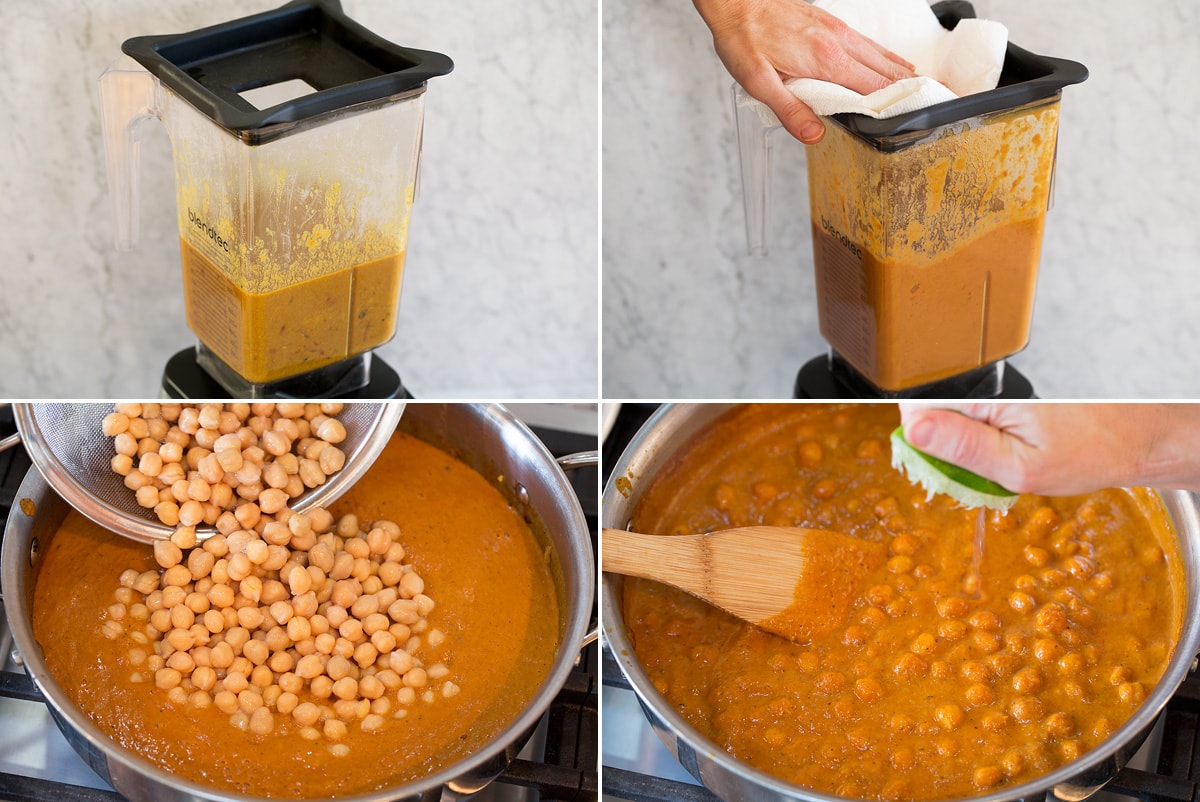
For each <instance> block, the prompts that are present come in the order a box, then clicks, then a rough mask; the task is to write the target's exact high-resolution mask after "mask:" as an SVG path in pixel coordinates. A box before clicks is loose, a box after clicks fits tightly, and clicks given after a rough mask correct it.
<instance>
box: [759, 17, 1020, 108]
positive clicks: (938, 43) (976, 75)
mask: <svg viewBox="0 0 1200 802" xmlns="http://www.w3.org/2000/svg"><path fill="white" fill-rule="evenodd" d="M813 5H814V6H817V7H818V8H821V9H824V10H825V11H828V12H829V13H831V14H833V15H834V16H835V17H838V18H839V19H841V20H842V21H843V22H845V23H846V24H847V25H849V26H850V27H851V28H853V29H855V30H856V31H858V32H859V33H861V34H863V35H864V36H866V37H868V38H869V39H872V40H874V41H875V42H878V43H879V44H880V45H882V46H883V47H886V48H887V49H888V50H891V51H892V52H893V53H896V54H897V55H899V56H901V57H902V58H905V59H907V60H908V61H910V62H912V64H913V66H914V67H915V71H916V73H917V75H918V77H916V78H906V79H905V80H903V81H897V82H896V83H894V84H892V85H891V86H888V87H885V88H883V89H880V90H879V91H877V92H872V93H871V94H869V95H861V94H859V93H858V92H854V91H852V90H850V89H846V88H845V87H843V86H839V85H838V84H835V83H831V82H829V81H818V80H816V79H813V78H797V79H793V80H790V81H786V82H785V85H786V86H787V87H788V89H790V90H791V92H792V94H794V95H795V96H796V97H798V98H799V99H800V100H802V101H804V102H805V103H806V104H807V105H808V106H809V107H810V108H812V110H813V111H814V112H816V113H817V114H819V115H821V116H828V115H830V114H839V113H842V112H852V113H856V114H865V115H867V116H868V117H874V118H876V119H881V120H882V119H887V118H888V117H895V116H896V115H899V114H907V113H908V112H910V111H916V110H917V109H923V108H925V107H926V106H932V105H934V104H935V103H942V102H943V101H946V100H953V99H954V98H956V97H962V96H964V95H970V94H974V93H976V92H985V91H987V90H989V89H995V88H996V84H997V82H998V81H999V80H1000V70H1001V69H1002V68H1003V66H1004V51H1005V49H1006V48H1007V46H1008V29H1007V28H1005V26H1004V25H1002V24H1000V23H998V22H989V21H987V20H979V19H964V20H960V21H959V23H958V25H957V26H955V28H954V30H952V31H948V30H946V29H945V28H943V27H942V25H941V23H939V22H938V20H937V17H936V16H934V13H933V10H932V9H930V7H929V6H928V5H927V4H926V2H925V0H816V1H815V2H814V3H813ZM754 102H755V103H757V101H754ZM758 105H759V106H760V107H761V108H760V109H759V111H760V113H762V115H763V118H764V122H768V124H775V123H777V122H778V120H777V119H776V117H775V115H774V114H773V113H772V112H771V110H770V109H768V108H767V107H766V106H763V105H762V104H758Z"/></svg>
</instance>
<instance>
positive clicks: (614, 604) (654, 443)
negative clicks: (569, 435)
mask: <svg viewBox="0 0 1200 802" xmlns="http://www.w3.org/2000/svg"><path fill="white" fill-rule="evenodd" d="M731 406H732V405H730V404H691V405H688V404H683V405H668V406H664V407H662V408H661V409H659V410H658V411H657V412H656V413H655V414H654V416H652V417H651V418H650V420H648V421H647V422H646V425H645V426H644V427H643V428H642V430H641V431H640V432H638V434H637V435H636V436H635V437H634V439H633V441H632V442H630V444H629V446H628V447H627V448H626V449H625V453H624V454H623V455H622V456H621V459H620V460H619V461H618V462H617V464H616V465H615V466H614V468H613V471H612V473H611V476H610V478H609V482H608V485H607V486H606V487H605V488H604V496H603V501H602V504H601V506H602V515H601V519H602V525H603V526H605V527H615V528H618V529H627V528H628V524H629V519H630V516H631V515H632V513H633V510H634V509H635V508H636V506H637V504H638V502H639V501H640V499H641V497H642V495H643V494H644V493H645V491H646V489H647V488H648V487H649V486H650V484H651V483H652V482H653V480H654V477H655V476H656V475H657V474H658V472H659V471H660V470H662V468H663V467H664V466H665V465H666V464H667V463H668V461H669V460H670V459H671V457H672V456H674V454H675V453H676V452H677V451H679V449H680V448H681V447H682V446H683V445H684V444H686V443H687V442H688V440H690V439H691V438H692V436H693V435H695V434H696V433H698V432H700V431H702V430H703V429H704V428H705V427H706V426H708V425H709V424H710V423H711V422H712V421H713V420H715V419H716V418H717V417H718V416H720V415H721V414H722V413H723V412H725V411H727V410H728V409H730V408H731ZM1160 495H1161V496H1162V499H1163V501H1164V503H1165V505H1166V508H1167V511H1168V513H1169V514H1170V516H1171V518H1172V520H1173V521H1174V523H1175V527H1176V529H1177V531H1178V532H1179V539H1180V552H1181V554H1182V557H1183V561H1184V569H1185V573H1186V579H1187V599H1188V611H1187V613H1186V617H1185V619H1184V625H1183V632H1182V634H1181V636H1180V641H1179V645H1178V647H1177V648H1176V650H1175V654H1174V656H1173V657H1172V658H1171V662H1170V664H1169V665H1168V666H1167V670H1166V673H1165V674H1164V675H1163V678H1162V680H1160V681H1159V683H1158V685H1157V686H1156V687H1155V688H1154V690H1153V691H1152V692H1151V693H1150V694H1149V695H1148V696H1147V698H1146V701H1145V702H1144V703H1143V704H1142V706H1141V707H1140V708H1139V709H1138V711H1137V713H1135V714H1134V716H1133V717H1132V718H1131V719H1130V720H1129V721H1127V722H1125V724H1124V725H1122V726H1121V727H1120V728H1119V729H1117V730H1116V731H1115V732H1114V733H1113V734H1112V735H1111V736H1109V738H1108V739H1107V740H1106V741H1104V742H1103V743H1102V744H1101V745H1100V746H1099V747H1097V748H1096V749H1093V750H1092V751H1091V752H1088V753H1087V754H1085V755H1083V756H1082V757H1081V758H1079V759H1078V760H1076V761H1074V762H1073V763H1070V764H1068V765H1066V766H1063V767H1061V768H1059V769H1057V770H1055V771H1053V772H1051V773H1049V774H1046V775H1043V776H1042V777H1039V778H1037V779H1036V780H1033V781H1030V782H1027V783H1023V784H1022V785H1019V786H1015V787H1010V788H1005V789H1003V790H1002V791H998V792H995V793H991V794H988V795H984V796H977V797H971V798H970V799H971V802H999V800H1007V799H1029V800H1033V799H1061V800H1068V801H1069V802H1078V800H1082V799H1085V798H1086V797H1088V796H1090V795H1091V794H1093V793H1095V792H1096V791H1098V790H1099V789H1100V788H1101V787H1102V786H1103V785H1104V784H1105V783H1106V782H1108V781H1109V780H1111V779H1112V778H1113V776H1115V775H1116V773H1117V772H1118V771H1119V770H1120V769H1121V768H1122V767H1123V766H1124V765H1125V764H1126V763H1127V762H1128V761H1129V759H1130V758H1131V757H1132V756H1133V754H1134V753H1135V752H1136V751H1137V750H1138V748H1139V747H1140V746H1141V744H1142V741H1143V740H1145V738H1146V736H1147V735H1148V734H1149V732H1150V730H1151V729H1152V728H1153V726H1154V723H1155V721H1156V720H1157V718H1158V714H1159V712H1160V711H1161V710H1162V708H1163V706H1164V705H1165V704H1166V703H1167V701H1168V700H1169V699H1170V697H1171V695H1172V694H1174V692H1175V690H1176V688H1178V687H1179V684H1180V683H1181V682H1182V681H1183V679H1184V677H1185V676H1186V675H1187V673H1188V671H1189V670H1191V667H1192V664H1193V662H1194V660H1195V659H1196V655H1197V652H1198V648H1200V615H1198V614H1197V605H1198V603H1200V601H1198V600H1200V497H1198V496H1197V495H1195V494H1193V493H1185V492H1182V491H1175V490H1168V491H1161V492H1160ZM601 548H603V544H601ZM622 583H623V580H622V578H621V577H619V576H616V575H613V574H604V576H603V579H602V586H601V592H600V596H601V620H602V621H603V622H604V632H603V634H604V639H605V641H606V642H607V645H608V648H609V649H610V650H611V651H612V653H613V655H614V657H615V658H616V660H617V663H618V664H619V665H620V667H621V671H622V673H624V675H625V677H626V679H627V680H628V681H629V684H630V685H631V686H632V687H633V690H634V692H635V693H636V695H637V698H638V701H639V702H640V703H641V706H642V710H643V711H644V712H645V714H646V717H647V719H648V720H649V722H650V725H651V726H652V727H653V729H654V731H655V733H656V734H657V735H658V737H659V738H660V739H661V740H662V742H663V743H664V744H665V745H666V747H667V749H669V750H670V751H671V753H672V754H673V755H675V757H676V758H677V759H678V760H679V762H680V764H682V765H683V767H684V768H685V769H687V770H688V772H689V773H691V774H692V776H694V777H695V778H696V779H697V780H699V781H700V782H701V783H703V784H704V785H705V786H706V787H707V788H709V789H710V790H711V791H713V792H714V793H715V794H717V795H718V796H720V797H721V798H722V799H725V800H730V801H731V802H732V801H733V800H753V801H754V802H768V801H770V802H774V801H775V800H807V801H808V802H838V800H839V799H840V798H839V797H835V796H831V795H828V794H823V793H819V792H816V791H812V790H809V789H807V788H801V787H799V786H796V785H792V784H790V783H787V782H784V781H782V780H779V779H777V778H775V777H772V776H770V775H768V774H766V773H764V772H762V771H759V770H758V769H755V768H753V767H751V766H748V765H746V764H744V763H742V762H740V761H738V760H737V759H735V758H734V757H732V756H731V755H730V754H729V753H727V752H726V751H725V750H724V749H722V748H721V747H719V746H718V745H717V744H715V743H713V742H712V741H711V740H709V739H708V738H707V737H705V736H704V735H702V734H701V733H700V732H699V731H698V730H696V729H695V728H694V727H692V726H691V724H689V723H688V722H687V721H686V720H685V719H684V718H683V717H682V716H681V715H680V714H679V713H678V712H677V711H676V710H675V708H674V707H673V706H672V705H671V704H670V703H669V702H668V701H667V700H666V699H665V698H663V696H662V695H661V694H659V693H658V691H657V690H656V689H655V687H654V685H653V683H652V682H651V681H650V679H649V677H648V676H647V675H646V673H645V671H644V670H643V669H642V667H641V664H639V663H638V661H637V657H636V655H635V654H634V651H633V646H632V644H631V643H630V640H629V637H628V633H627V631H626V628H625V624H624V616H623V610H622Z"/></svg>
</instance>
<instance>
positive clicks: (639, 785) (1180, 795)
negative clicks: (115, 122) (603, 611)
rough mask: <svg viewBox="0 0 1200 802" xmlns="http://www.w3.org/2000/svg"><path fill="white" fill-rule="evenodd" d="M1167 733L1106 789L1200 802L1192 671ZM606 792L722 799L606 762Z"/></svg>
mask: <svg viewBox="0 0 1200 802" xmlns="http://www.w3.org/2000/svg"><path fill="white" fill-rule="evenodd" d="M655 409H656V405H653V404H625V405H623V406H622V407H621V411H620V413H619V414H618V416H617V419H616V421H615V422H614V423H613V428H612V431H611V432H610V433H609V436H608V438H607V439H606V440H605V442H604V459H603V465H604V466H605V468H606V472H605V475H604V480H605V482H607V481H608V471H609V470H611V468H612V466H614V465H616V463H617V460H618V459H619V458H620V456H621V453H622V452H623V451H624V450H625V447H626V446H627V445H628V444H629V442H630V441H631V440H632V439H633V437H634V435H635V434H637V432H638V430H639V429H640V428H641V427H642V425H643V424H644V423H645V422H646V420H647V419H648V418H649V417H650V415H652V414H653V413H654V411H655ZM601 675H602V679H603V683H604V685H605V686H608V687H612V688H618V689H622V690H625V691H629V692H632V689H631V688H630V686H629V683H628V682H627V681H626V680H625V676H624V675H623V674H622V673H621V669H620V667H619V666H618V665H617V661H616V660H615V659H614V658H613V657H612V655H611V654H610V653H609V652H608V651H607V649H606V650H605V651H604V654H603V658H602V666H601ZM1161 718H1162V719H1163V721H1162V723H1163V737H1162V744H1161V746H1160V748H1159V752H1158V762H1157V766H1156V770H1155V771H1152V772H1151V771H1141V770H1139V769H1135V768H1129V767H1126V768H1124V769H1122V770H1121V771H1120V772H1119V773H1118V774H1117V776H1116V777H1115V778H1113V780H1112V781H1111V782H1109V783H1108V785H1106V786H1105V791H1107V792H1110V793H1114V794H1120V795H1123V796H1127V797H1133V798H1135V799H1140V800H1143V802H1200V676H1197V673H1196V672H1194V671H1193V672H1192V673H1190V674H1189V675H1188V677H1187V678H1186V679H1185V680H1184V682H1183V684H1182V685H1181V686H1180V687H1179V690H1178V691H1176V693H1175V695H1174V696H1173V697H1171V700H1170V701H1169V702H1168V703H1167V706H1166V708H1165V709H1164V711H1163V713H1162V717H1161ZM602 773H603V777H604V781H603V792H604V795H605V797H606V798H610V797H611V798H614V799H621V800H628V801H629V802H720V800H719V798H718V797H717V796H716V795H715V794H713V793H712V792H710V791H708V790H707V789H705V788H702V787H700V786H697V785H691V784H688V783H684V782H679V781H677V780H671V779H666V778H663V777H656V776H652V775H648V774H643V773H640V772H636V771H629V770H627V769H622V768H617V767H614V766H608V765H605V766H604V767H603V768H602Z"/></svg>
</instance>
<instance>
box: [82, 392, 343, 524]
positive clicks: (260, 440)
mask: <svg viewBox="0 0 1200 802" xmlns="http://www.w3.org/2000/svg"><path fill="white" fill-rule="evenodd" d="M342 408H343V405H342V404H340V403H323V404H301V403H257V404H245V403H243V404H199V405H196V404H117V405H116V407H115V408H114V411H113V412H112V413H110V414H109V415H107V416H105V418H104V420H103V423H102V430H103V432H104V434H105V436H107V437H112V438H113V448H114V449H115V451H116V454H114V455H113V457H112V462H111V465H112V469H113V470H114V471H115V472H116V473H118V474H120V475H122V476H124V477H125V486H126V487H128V488H129V489H130V490H132V491H134V493H135V494H136V497H137V502H138V504H140V505H141V506H143V507H145V508H147V509H153V510H154V512H155V514H156V515H157V516H158V519H159V520H160V521H162V522H163V523H164V524H166V525H167V526H176V525H183V526H202V525H209V526H212V525H214V524H216V523H217V522H218V519H220V518H222V517H223V516H225V514H226V513H229V514H231V515H233V514H238V513H237V510H238V509H240V508H242V507H247V509H245V510H243V511H242V512H241V513H240V514H241V515H242V517H241V518H238V519H237V521H238V522H239V523H241V524H243V526H244V527H245V528H249V527H250V526H252V525H253V524H252V521H253V518H254V516H255V511H254V508H253V507H250V506H248V505H247V502H253V503H254V504H256V505H257V508H258V510H260V511H261V512H263V513H267V514H274V513H277V512H279V511H280V510H281V509H283V508H284V506H286V505H287V503H288V501H290V500H291V499H295V498H297V497H299V496H300V495H301V494H303V493H304V492H305V491H306V490H310V489H312V488H315V487H318V486H319V485H322V484H324V483H325V480H326V479H327V478H328V477H329V475H330V474H333V473H337V472H338V471H340V470H341V469H342V466H344V465H345V464H346V454H345V452H343V451H342V450H341V449H340V448H338V447H337V444H338V443H341V442H342V441H343V440H345V439H346V427H345V426H344V425H343V424H342V422H341V421H339V420H338V419H337V417H336V416H337V415H338V414H339V413H340V412H341V411H342ZM247 520H250V521H251V523H249V524H247V523H246V521H247ZM232 525H233V524H232V523H230V522H229V520H228V518H227V519H226V526H227V527H231V526H232Z"/></svg>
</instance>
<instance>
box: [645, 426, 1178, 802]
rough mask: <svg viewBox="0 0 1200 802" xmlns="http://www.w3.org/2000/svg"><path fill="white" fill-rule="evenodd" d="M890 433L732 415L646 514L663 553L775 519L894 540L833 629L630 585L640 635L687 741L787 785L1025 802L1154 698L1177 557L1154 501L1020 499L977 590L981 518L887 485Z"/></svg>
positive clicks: (991, 540) (660, 490) (664, 483)
mask: <svg viewBox="0 0 1200 802" xmlns="http://www.w3.org/2000/svg"><path fill="white" fill-rule="evenodd" d="M897 423H898V414H897V411H896V409H895V408H894V407H892V406H884V405H851V406H828V405H813V404H804V405H788V406H760V407H743V408H739V409H736V410H734V411H732V412H730V413H727V414H726V415H725V416H723V417H722V418H720V419H718V421H717V422H715V423H714V424H713V425H712V426H710V427H709V429H708V430H707V431H706V432H705V433H704V434H702V435H701V436H700V437H699V438H697V439H696V440H694V441H693V442H692V443H691V444H690V445H689V446H688V447H687V448H686V449H685V450H684V451H683V452H681V454H680V455H679V456H677V457H676V458H675V460H674V461H673V463H672V464H671V465H670V466H669V468H668V469H667V470H666V471H664V472H663V473H661V474H660V475H659V476H658V477H657V478H656V479H655V480H654V483H653V484H652V485H651V487H650V489H649V490H648V492H647V493H646V495H645V496H643V499H642V501H641V502H640V503H639V504H638V505H637V508H636V510H635V514H634V516H633V528H634V529H636V530H637V531H640V532H647V533H656V534H660V535H664V536H670V535H675V534H685V533H697V532H706V531H712V530H716V529H723V528H728V527H734V526H742V525H752V524H767V525H779V526H803V527H812V528H821V529H831V530H835V531H840V532H844V533H846V534H848V535H851V536H855V537H859V538H862V539H864V540H867V541H870V542H874V543H881V544H883V545H885V546H886V547H887V551H888V557H887V559H886V561H885V563H884V564H883V565H882V566H880V567H879V568H878V569H877V570H875V571H874V572H873V573H871V574H869V575H868V576H867V577H866V578H865V579H864V581H863V582H862V584H861V588H862V590H861V593H860V594H859V595H858V598H857V601H856V602H855V604H854V605H853V609H852V610H851V612H850V614H849V616H848V617H847V618H846V620H844V621H843V622H842V624H841V625H840V626H838V627H836V628H834V630H833V631H832V632H831V633H829V634H827V635H823V636H820V637H817V638H816V639H813V640H811V642H807V643H805V644H804V645H798V644H797V643H793V642H791V641H789V640H787V639H784V638H782V637H778V636H774V635H770V634H767V633H766V632H764V631H762V630H759V629H757V628H755V627H752V626H750V625H748V624H745V623H743V622H741V621H739V620H737V619H735V618H733V617H731V616H729V615H727V614H725V613H723V612H721V611H719V610H717V609H715V608H713V607H710V606H708V605H706V604H704V603H702V602H700V601H698V600H696V599H695V598H693V597H691V596H688V595H687V594H685V593H682V592H680V591H677V590H675V589H673V588H670V587H667V586H664V585H660V584H657V583H654V582H649V581H645V580H634V579H626V580H625V585H624V588H625V591H624V598H623V600H624V620H625V624H626V626H627V627H628V630H629V635H630V639H631V642H632V644H633V646H634V650H635V652H636V654H637V657H638V659H639V660H640V661H641V663H642V665H643V666H644V667H645V669H646V671H647V673H648V674H649V676H650V678H651V680H652V681H653V683H654V684H655V686H656V687H657V688H658V690H659V691H660V692H661V693H662V694H663V695H664V696H665V697H666V698H667V700H668V701H669V702H670V703H671V704H672V705H674V706H675V707H676V708H677V709H678V710H679V712H680V713H681V714H682V715H683V716H685V717H686V718H687V719H688V721H690V722H691V724H692V725H693V726H695V727H696V728H697V729H698V730H700V731H701V732H703V733H704V734H705V735H706V736H708V737H709V738H711V739H712V740H713V741H714V742H716V743H717V744H718V745H720V746H721V747H723V748H724V749H726V750H727V751H729V752H730V753H731V754H732V755H734V756H735V757H737V758H739V759H741V760H744V761H746V762H747V763H749V764H751V765H753V766H755V767H756V768H758V769H761V770H763V771H766V772H768V773H770V774H773V775H775V776H777V777H780V778H782V779H784V780H787V781H789V782H792V783H796V784H798V785H802V786H805V787H808V788H812V789H815V790H818V791H821V792H825V793H831V794H837V795H839V796H845V797H852V798H864V799H883V800H893V799H922V800H925V799H948V798H956V797H964V796H971V795H974V794H979V793H985V792H989V791H996V790H1001V789H1003V788H1004V787H1006V786H1009V787H1011V786H1015V785H1016V784H1018V783H1021V782H1024V781H1027V780H1030V779H1033V778H1035V777H1037V776H1039V775H1042V774H1045V773H1047V772H1049V771H1051V770H1053V769H1055V768H1057V767H1059V766H1062V765H1064V764H1066V763H1069V762H1070V761H1072V760H1074V759H1075V758H1077V757H1079V756H1080V755H1082V754H1084V753H1086V752H1087V751H1088V750H1089V749H1092V748H1093V747H1095V746H1096V745H1097V744H1099V743H1100V742H1101V741H1103V740H1104V739H1105V738H1106V737H1107V736H1108V735H1109V734H1110V733H1111V732H1113V731H1114V730H1115V729H1116V728H1117V727H1119V726H1120V725H1121V724H1122V723H1123V722H1124V721H1125V720H1126V719H1128V718H1129V716H1130V715H1131V714H1132V713H1133V712H1134V711H1135V710H1136V709H1137V707H1138V706H1139V704H1140V703H1141V702H1142V700H1143V699H1144V698H1145V697H1146V695H1147V694H1148V693H1149V692H1150V691H1151V690H1152V689H1153V688H1154V686H1155V684H1156V683H1157V682H1158V681H1159V679H1160V677H1161V676H1162V674H1163V671H1164V670H1165V668H1166V665H1167V662H1168V660H1169V658H1170V656H1171V654H1172V652H1173V650H1174V648H1175V644H1176V641H1177V639H1178V636H1179V632H1180V629H1181V622H1182V616H1183V614H1184V609H1185V601H1184V597H1183V588H1184V584H1183V576H1182V567H1181V561H1180V557H1179V554H1178V546H1177V542H1176V540H1175V536H1174V533H1173V530H1172V528H1171V525H1170V523H1169V521H1168V519H1167V517H1166V514H1165V512H1164V511H1163V509H1162V506H1161V501H1160V500H1159V499H1158V498H1157V497H1156V496H1154V495H1153V494H1152V493H1151V492H1150V491H1143V490H1134V491H1121V490H1107V491H1103V492H1100V493H1094V494H1091V495H1087V496H1079V497H1073V498H1043V497H1037V496H1023V497H1022V498H1021V500H1020V501H1019V502H1018V504H1017V505H1016V506H1015V507H1014V508H1013V509H1012V510H1011V511H1010V512H1009V513H1008V514H1007V515H1006V516H1005V515H1000V514H998V513H991V512H989V514H988V515H987V517H986V527H987V531H986V537H985V546H984V553H983V557H982V563H981V565H980V573H981V576H980V579H981V580H982V585H981V587H980V589H979V591H978V592H977V593H974V594H973V593H972V592H970V590H969V589H968V583H967V575H968V573H969V571H970V569H971V562H972V554H973V541H974V533H975V527H976V521H977V517H978V516H977V511H973V510H962V509H958V508H956V507H955V506H954V505H953V503H952V502H950V501H949V500H948V498H947V497H945V496H935V497H934V498H933V499H932V500H930V501H927V500H926V497H925V493H924V491H923V490H921V489H919V488H917V487H915V486H913V485H912V484H910V483H909V482H908V481H907V480H906V479H905V478H904V477H903V476H902V475H901V474H900V473H898V472H897V471H895V470H893V469H892V468H891V466H890V452H889V445H888V434H889V432H890V431H891V430H892V429H893V428H894V427H895V426H896V425H897ZM798 603H800V604H801V607H802V600H798ZM810 603H811V604H812V605H814V606H819V604H820V600H819V599H811V600H810ZM793 612H802V609H801V610H796V611H793Z"/></svg>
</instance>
